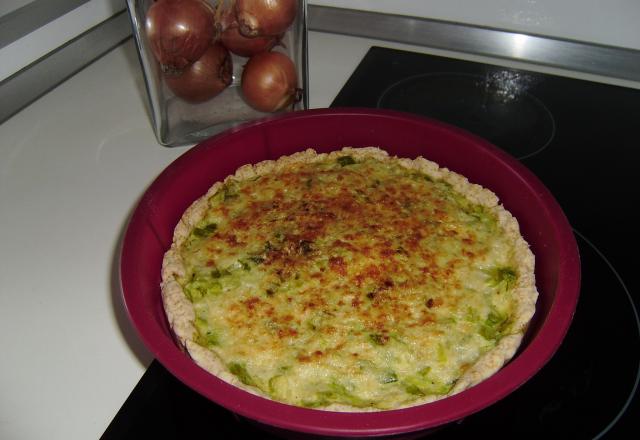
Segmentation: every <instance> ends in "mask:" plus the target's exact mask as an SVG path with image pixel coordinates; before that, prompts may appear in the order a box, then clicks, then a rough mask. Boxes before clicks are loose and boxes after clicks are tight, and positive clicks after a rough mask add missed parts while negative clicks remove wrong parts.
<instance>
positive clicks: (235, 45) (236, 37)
mask: <svg viewBox="0 0 640 440" xmlns="http://www.w3.org/2000/svg"><path fill="white" fill-rule="evenodd" d="M280 38H281V37H280V36H279V35H276V36H266V37H255V38H249V37H245V36H244V35H242V34H241V33H240V31H239V30H238V27H237V26H233V27H230V28H227V30H226V31H224V32H223V33H222V35H221V36H220V42H221V43H222V44H224V47H226V48H227V49H229V50H230V51H231V52H233V53H235V54H236V55H240V56H241V57H250V56H253V55H255V54H258V53H260V52H267V51H269V50H271V49H272V48H273V46H275V45H276V44H278V43H279V42H280Z"/></svg>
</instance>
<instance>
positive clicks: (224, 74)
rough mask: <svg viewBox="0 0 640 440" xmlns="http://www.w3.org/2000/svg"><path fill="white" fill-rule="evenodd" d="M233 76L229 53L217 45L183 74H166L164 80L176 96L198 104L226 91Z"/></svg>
mask: <svg viewBox="0 0 640 440" xmlns="http://www.w3.org/2000/svg"><path fill="white" fill-rule="evenodd" d="M232 74H233V72H232V64H231V56H230V54H229V51H228V50H227V49H226V48H225V47H224V46H223V45H222V44H220V43H216V44H213V45H211V46H210V47H209V48H208V49H207V50H206V51H205V52H204V54H203V55H202V57H201V58H200V59H199V60H197V61H196V62H195V63H193V64H191V65H190V66H189V67H187V68H186V69H185V70H184V71H183V72H182V73H180V74H165V76H164V79H165V81H166V83H167V85H168V86H169V88H170V89H171V91H172V92H173V93H175V95H176V96H178V97H180V98H182V99H184V100H185V101H188V102H193V103H197V102H203V101H207V100H209V99H211V98H213V97H214V96H216V95H217V94H219V93H220V92H221V91H222V90H224V89H225V88H226V87H227V86H228V85H229V84H231V80H232V79H233V78H232V76H233V75H232Z"/></svg>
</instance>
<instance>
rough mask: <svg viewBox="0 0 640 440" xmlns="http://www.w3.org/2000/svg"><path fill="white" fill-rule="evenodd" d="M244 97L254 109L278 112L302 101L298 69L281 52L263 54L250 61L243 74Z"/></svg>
mask: <svg viewBox="0 0 640 440" xmlns="http://www.w3.org/2000/svg"><path fill="white" fill-rule="evenodd" d="M242 94H243V96H244V99H245V101H246V102H247V104H249V105H250V106H251V107H253V108H254V109H256V110H259V111H262V112H276V111H279V110H282V109H283V108H285V107H287V106H288V105H291V104H293V103H294V102H295V101H296V100H298V99H299V94H300V89H298V79H297V75H296V67H295V65H294V64H293V61H291V59H290V58H289V57H288V56H286V55H284V54H282V53H280V52H262V53H259V54H257V55H254V56H253V57H251V58H250V59H249V61H248V62H247V64H246V65H245V67H244V70H243V72H242Z"/></svg>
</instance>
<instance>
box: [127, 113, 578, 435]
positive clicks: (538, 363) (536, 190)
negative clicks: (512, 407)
mask: <svg viewBox="0 0 640 440" xmlns="http://www.w3.org/2000/svg"><path fill="white" fill-rule="evenodd" d="M344 146H352V147H365V146H377V147H380V148H383V149H385V150H387V151H388V152H389V153H390V154H392V155H397V156H401V157H409V158H415V157H416V156H424V157H426V158H428V159H430V160H433V161H435V162H437V163H439V164H440V165H441V166H445V167H447V168H449V169H451V170H453V171H456V172H458V173H461V174H463V175H465V176H466V177H468V178H469V180H470V181H472V182H475V183H478V184H480V185H483V186H484V187H486V188H489V189H491V190H492V191H493V192H495V193H496V194H497V195H498V197H499V198H500V200H501V202H502V203H503V204H504V206H505V207H506V208H507V209H508V210H509V211H511V213H512V214H513V215H514V216H515V217H516V218H517V219H518V221H519V223H520V227H521V230H522V234H523V235H524V237H525V239H526V240H527V241H528V242H529V244H530V246H531V249H532V251H533V253H534V254H535V256H536V281H537V286H538V290H539V292H540V297H539V300H538V303H537V310H536V314H535V317H534V319H533V321H532V323H531V325H530V328H529V331H528V333H527V335H526V337H525V340H524V342H523V345H522V347H521V349H520V350H519V352H518V354H517V355H516V357H515V358H514V359H513V360H512V361H511V362H509V363H508V364H507V365H506V366H505V367H504V368H503V369H501V370H500V371H499V372H498V373H496V374H495V375H493V376H492V377H490V378H489V379H487V380H485V381H484V382H482V383H480V384H478V385H476V386H475V387H472V388H470V389H468V390H466V391H464V392H462V393H459V394H457V395H454V396H452V397H449V398H446V399H443V400H440V401H436V402H433V403H429V404H425V405H421V406H416V407H411V408H407V409H400V410H393V411H381V412H375V413H337V412H328V411H321V410H315V409H306V408H299V407H294V406H290V405H285V404H281V403H277V402H273V401H270V400H267V399H264V398H261V397H258V396H255V395H252V394H249V393H247V392H245V391H242V390H240V389H238V388H235V387H233V386H231V385H229V384H227V383H225V382H223V381H221V380H219V379H217V378H216V377H214V376H212V375H210V374H209V373H207V372H206V371H204V370H203V369H201V368H200V367H198V366H197V365H196V364H195V363H194V362H193V361H192V360H191V359H190V358H189V356H188V355H187V354H185V353H184V352H183V351H182V350H180V348H179V347H178V346H177V345H176V343H175V342H174V339H173V338H172V334H171V331H170V329H169V327H168V324H167V321H166V318H165V315H164V312H163V308H162V301H161V297H160V268H161V264H162V257H163V254H164V252H165V251H166V250H167V249H168V248H169V246H170V244H171V240H172V234H173V228H174V227H175V225H176V223H177V221H178V219H179V218H180V217H181V215H182V213H183V211H184V210H185V209H186V208H187V207H188V206H189V205H190V204H191V203H192V202H193V201H194V200H195V199H197V198H198V197H199V196H201V195H202V194H204V193H205V192H206V190H207V189H208V188H209V187H210V186H211V185H212V184H213V183H214V182H215V181H217V180H221V179H223V178H224V177H225V176H227V175H229V174H232V173H233V172H234V171H235V170H236V169H237V168H238V167H240V166H241V165H244V164H248V163H257V162H260V161H262V160H266V159H276V158H278V157H280V156H282V155H287V154H291V153H294V152H296V151H300V150H303V149H306V148H314V149H315V150H317V151H319V152H327V151H331V150H335V149H339V148H341V147H344ZM120 275H121V283H122V292H123V296H124V301H125V304H126V307H127V310H128V313H129V316H130V318H131V321H132V322H133V324H134V326H135V328H136V329H137V331H138V332H139V334H140V337H141V338H142V340H143V341H144V343H145V344H146V346H147V347H148V348H149V349H150V350H151V352H152V353H153V354H154V356H155V357H156V358H157V359H158V361H159V362H161V363H162V364H163V365H164V366H165V367H166V368H167V369H168V370H169V371H170V372H171V373H172V374H174V375H175V376H176V377H177V378H178V379H179V380H181V381H182V382H183V383H185V384H186V385H187V386H189V387H191V388H192V389H194V390H196V391H197V392H199V393H200V394H202V395H204V396H206V397H207V398H209V399H210V400H211V401H212V402H215V404H218V405H222V406H223V407H225V408H227V409H229V410H231V411H233V412H235V413H237V414H239V415H241V416H243V417H246V418H249V419H251V420H253V421H255V422H258V423H259V424H262V425H266V426H269V427H272V428H274V429H278V430H281V431H282V432H289V433H300V434H303V433H306V434H316V435H322V436H333V437H367V436H396V435H407V434H408V433H417V432H421V431H425V430H429V429H433V428H434V427H437V426H440V425H443V424H445V423H448V422H451V421H455V420H459V419H461V418H463V417H465V416H467V415H469V414H471V413H474V412H477V411H479V410H481V409H483V408H485V407H487V406H489V405H491V404H492V403H494V402H496V401H498V400H499V399H502V398H503V397H505V396H506V395H508V394H509V393H511V392H513V391H514V390H515V389H516V388H518V387H519V386H520V385H522V384H523V383H524V382H525V381H527V380H528V379H529V378H531V377H532V376H533V375H534V374H536V372H537V371H538V370H540V368H541V367H542V366H543V365H544V364H545V363H546V362H547V361H548V360H549V359H550V358H551V357H552V356H553V354H554V352H555V351H556V349H557V348H558V347H559V346H560V344H561V343H562V340H563V338H564V336H565V334H566V332H567V329H568V328H569V325H570V323H571V320H572V317H573V313H574V310H575V307H576V303H577V300H578V295H579V287H580V262H579V255H578V250H577V245H576V242H575V239H574V236H573V233H572V230H571V227H570V225H569V223H568V221H567V219H566V217H565V215H564V214H563V212H562V210H561V208H560V206H559V205H558V203H557V202H556V200H555V199H554V197H553V196H552V195H551V193H550V192H549V190H548V189H547V188H546V187H545V186H544V185H543V184H542V183H541V182H540V181H539V180H538V179H537V178H536V176H534V175H533V174H532V173H531V172H530V171H529V170H528V169H527V168H526V167H525V166H523V165H522V164H521V163H519V162H518V161H517V160H515V159H513V158H512V157H511V156H509V155H508V154H506V153H505V152H503V151H502V150H499V149H498V148H496V147H494V146H493V145H491V144H489V143H488V142H486V141H484V140H482V139H480V138H478V137H476V136H473V135H471V134H469V133H467V132H465V131H463V130H460V129H457V128H454V127H451V126H449V125H445V124H443V123H440V122H436V121H433V120H430V119H425V118H422V117H417V116H412V115H408V114H404V113H398V112H391V111H382V110H369V109H319V110H309V111H301V112H294V113H288V114H286V115H284V116H278V117H274V118H269V119H264V120H260V121H256V122H251V123H248V124H246V125H243V126H241V127H238V128H234V129H231V130H229V131H226V132H224V133H222V134H220V135H217V136H215V137H212V138H210V139H208V140H206V141H204V142H202V143H200V144H198V145H197V146H195V147H193V148H191V149H190V150H188V151H187V152H186V153H184V154H183V155H182V156H181V157H179V158H178V159H177V160H175V161H174V162H173V163H172V164H170V165H169V166H168V167H167V168H166V169H165V170H164V171H163V172H162V173H161V174H160V175H159V176H158V178H157V179H156V180H155V181H154V182H153V183H152V184H151V186H150V187H149V188H148V190H147V191H146V192H145V194H144V196H143V197H142V199H141V200H140V202H139V204H138V206H137V208H136V210H135V212H134V213H133V216H132V217H131V220H130V222H129V225H128V227H127V231H126V234H125V237H124V242H123V246H122V254H121V261H120Z"/></svg>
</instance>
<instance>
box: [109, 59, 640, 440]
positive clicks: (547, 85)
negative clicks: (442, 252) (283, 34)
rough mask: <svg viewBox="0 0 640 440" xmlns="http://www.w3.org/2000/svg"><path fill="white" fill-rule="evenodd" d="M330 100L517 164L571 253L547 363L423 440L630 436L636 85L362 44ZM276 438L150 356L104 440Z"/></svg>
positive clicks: (637, 340)
mask: <svg viewBox="0 0 640 440" xmlns="http://www.w3.org/2000/svg"><path fill="white" fill-rule="evenodd" d="M332 106H334V107H345V106H350V107H353V106H356V107H380V108H389V109H395V110H401V111H407V112H411V113H417V114H420V115H424V116H427V117H432V118H436V119H440V120H442V121H445V122H449V123H452V124H455V125H457V126H460V127H462V128H465V129H467V130H469V131H471V132H473V133H476V134H478V135H480V136H482V137H484V138H486V139H488V140H490V141H491V142H493V143H494V144H495V145H497V146H498V147H500V148H503V149H504V150H505V151H507V152H509V153H510V154H512V155H513V156H515V157H516V158H518V159H520V160H521V161H522V162H523V163H524V164H525V165H526V166H527V167H529V168H530V169H531V170H532V171H533V172H534V173H535V174H537V175H538V177H539V178H540V179H541V180H542V181H543V182H544V183H545V185H547V187H548V188H549V189H550V190H551V192H552V193H553V194H554V195H555V196H556V198H557V199H558V201H559V203H560V205H561V206H562V208H563V209H564V211H565V213H566V214H567V217H568V219H569V221H570V223H571V224H572V226H573V227H574V231H575V233H576V238H577V241H578V245H579V247H580V255H581V264H582V289H581V294H580V300H579V303H578V307H577V310H576V314H575V318H574V321H573V324H572V326H571V328H570V330H569V332H568V334H567V337H566V339H565V341H564V343H563V345H562V346H561V347H560V349H559V350H558V352H557V353H556V355H555V356H554V357H553V358H552V359H551V361H550V362H549V363H548V364H547V365H546V366H545V367H544V368H543V369H542V370H541V371H540V372H539V373H538V374H537V375H536V376H534V377H533V378H532V379H531V380H530V381H529V382H527V383H526V384H524V385H523V386H522V387H521V388H519V389H518V390H516V391H515V392H514V393H512V394H511V395H509V396H507V397H506V398H504V399H503V400H501V401H500V402H498V403H496V404H494V405H492V406H491V407H489V408H486V409H484V410H483V411H480V412H478V413H476V414H473V415H471V416H469V417H467V418H465V419H464V420H461V421H459V422H456V423H452V424H449V425H446V426H444V427H442V428H441V429H439V430H437V431H434V432H431V433H430V434H429V435H428V438H429V439H434V440H436V439H458V438H467V437H472V436H473V437H477V438H493V439H496V438H526V439H528V438H571V439H598V438H604V439H617V438H632V437H637V436H638V435H640V420H639V417H638V415H639V414H640V397H639V395H638V394H639V393H638V390H637V388H638V380H639V377H640V376H639V367H640V323H639V321H638V312H637V310H638V305H639V304H640V297H639V295H640V294H639V293H638V282H637V277H635V276H634V275H635V274H636V273H637V268H636V264H637V262H638V261H639V259H638V255H637V253H638V251H637V249H638V240H637V232H636V231H637V229H636V224H637V218H636V216H635V215H634V212H635V209H634V208H635V205H636V204H637V203H638V202H639V201H640V200H639V197H638V190H637V189H636V188H638V187H639V186H640V185H638V184H637V183H636V173H637V172H636V169H637V168H638V165H639V164H640V140H639V137H638V135H637V125H638V123H640V91H638V90H634V89H628V88H621V87H614V86H608V85H603V84H598V83H593V82H587V81H581V80H576V79H569V78H563V77H558V76H551V75H545V74H539V73H533V72H528V71H523V70H514V69H505V68H502V67H497V66H491V65H487V64H479V63H473V62H466V61H460V60H454V59H448V58H443V57H435V56H430V55H423V54H416V53H410V52H402V51H397V50H391V49H384V48H379V47H373V48H371V49H370V50H369V52H368V53H367V54H366V56H365V57H364V59H363V60H362V61H361V63H360V64H359V66H358V68H357V69H356V71H355V72H354V73H353V74H352V76H351V78H350V79H349V81H348V82H347V83H346V85H345V86H344V88H343V89H342V90H341V92H340V93H339V94H338V96H337V97H336V98H335V100H334V102H333V104H332ZM191 435H197V436H198V438H201V437H202V436H203V435H205V436H206V438H220V439H226V438H241V437H248V438H267V439H268V438H276V437H273V435H272V434H269V433H267V432H266V431H264V430H263V429H261V428H260V427H257V426H256V425H254V424H252V423H251V422H250V421H248V420H245V419H243V418H240V417H238V416H236V415H234V414H233V413H230V412H229V411H227V410H225V409H224V408H222V407H220V406H218V405H216V404H214V403H212V402H210V401H208V400H207V399H205V398H203V397H201V396H200V395H198V394H197V393H195V392H193V391H191V390H190V389H189V388H187V387H186V386H184V385H182V384H181V383H180V382H179V381H178V380H176V379H175V378H174V377H173V376H171V374H170V373H168V372H167V371H166V370H165V369H164V368H163V367H162V366H161V365H160V364H159V363H158V362H156V361H154V362H153V363H152V364H151V366H150V367H149V369H148V370H147V372H146V373H145V374H144V376H143V377H142V379H141V380H140V382H139V383H138V385H137V386H136V387H135V389H134V390H133V391H132V393H131V395H130V396H129V398H128V399H127V401H126V402H125V403H124V405H123V406H122V408H121V409H120V411H119V412H118V414H117V415H116V416H115V417H114V419H113V421H112V423H111V424H110V425H109V427H108V429H107V430H106V432H105V433H104V436H103V437H104V438H107V439H111V438H114V439H115V438H117V439H138V438H187V437H188V436H191Z"/></svg>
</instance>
